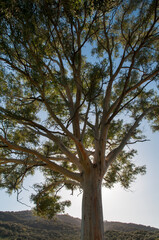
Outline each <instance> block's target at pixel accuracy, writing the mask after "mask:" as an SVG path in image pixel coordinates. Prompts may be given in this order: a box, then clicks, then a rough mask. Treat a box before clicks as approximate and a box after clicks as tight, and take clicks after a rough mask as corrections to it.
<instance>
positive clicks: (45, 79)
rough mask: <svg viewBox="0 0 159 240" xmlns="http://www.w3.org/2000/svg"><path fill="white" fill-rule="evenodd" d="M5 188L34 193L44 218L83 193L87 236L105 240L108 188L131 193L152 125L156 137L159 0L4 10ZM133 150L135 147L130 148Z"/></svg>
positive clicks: (1, 163)
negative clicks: (63, 191) (66, 195)
mask: <svg viewBox="0 0 159 240" xmlns="http://www.w3.org/2000/svg"><path fill="white" fill-rule="evenodd" d="M0 6H1V7H0V11H1V14H0V16H1V17H0V98H1V103H0V104H1V105H0V124H1V127H0V176H1V177H0V186H1V187H2V188H7V189H8V192H10V193H11V192H12V191H14V190H16V191H19V189H21V188H22V187H23V181H24V179H25V177H26V176H29V175H30V174H34V171H35V170H36V169H40V170H41V172H42V173H43V175H44V178H45V181H44V182H43V184H39V183H37V184H36V185H35V186H34V187H35V188H36V194H34V195H32V196H31V199H32V200H33V202H34V203H35V210H36V211H37V212H38V214H39V215H47V216H48V217H52V216H53V215H54V214H56V213H57V212H60V211H62V210H63V209H64V207H65V206H68V205H69V204H70V202H69V201H65V202H62V201H60V196H58V193H57V192H58V190H59V189H60V188H62V187H66V188H68V189H70V190H72V191H73V190H75V189H78V188H80V189H81V190H82V191H83V202H82V227H81V239H84V240H93V239H94V240H103V239H104V237H103V236H104V234H103V232H104V230H103V213H102V201H101V187H102V186H106V187H112V186H113V185H114V184H115V183H116V182H120V183H121V185H122V186H123V187H125V188H128V187H129V186H130V184H131V182H132V181H134V180H135V178H136V175H137V174H139V173H140V174H144V173H145V166H136V165H135V164H134V162H133V161H132V159H133V157H134V155H135V153H136V151H135V150H134V149H133V148H132V144H133V143H136V142H138V141H140V142H141V141H144V140H145V136H144V135H143V132H142V129H141V128H140V127H139V125H140V123H141V122H142V120H143V119H147V120H148V122H149V123H150V125H151V126H152V128H153V129H154V130H158V129H159V127H158V120H159V118H158V113H159V96H158V75H159V67H158V61H159V54H158V51H159V41H158V38H159V37H158V23H157V21H158V19H159V16H158V1H157V0H136V1H132V0H124V1H122V2H118V3H114V1H93V0H85V1H84V0H73V1H71V0H70V1H64V0H59V1H57V0H47V1H44V0H39V1H38V0H17V1H14V0H12V1H9V0H8V1H1V5H0ZM128 146H129V147H128Z"/></svg>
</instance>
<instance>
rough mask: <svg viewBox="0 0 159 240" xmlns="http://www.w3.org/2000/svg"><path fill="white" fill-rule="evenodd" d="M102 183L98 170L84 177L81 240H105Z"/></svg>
mask: <svg viewBox="0 0 159 240" xmlns="http://www.w3.org/2000/svg"><path fill="white" fill-rule="evenodd" d="M101 183H102V179H101V178H100V177H99V175H98V171H97V169H96V168H94V169H93V171H91V172H90V173H89V174H88V175H86V176H84V182H83V200H82V224H81V240H104V224H103V209H102V195H101Z"/></svg>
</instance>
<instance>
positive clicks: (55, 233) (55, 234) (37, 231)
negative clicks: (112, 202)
mask: <svg viewBox="0 0 159 240" xmlns="http://www.w3.org/2000/svg"><path fill="white" fill-rule="evenodd" d="M80 224H81V220H80V219H78V218H73V217H71V216H69V215H57V216H56V218H55V219H52V220H47V219H43V218H40V217H37V216H34V215H33V214H32V212H31V211H21V212H0V240H1V239H5V240H22V239H26V240H70V239H71V240H79V239H80ZM104 229H105V240H111V239H114V240H116V239H117V240H120V239H121V240H131V239H133V240H135V239H137V240H159V229H156V228H152V227H147V226H143V225H137V224H132V223H129V224H127V223H120V222H108V221H106V222H105V223H104Z"/></svg>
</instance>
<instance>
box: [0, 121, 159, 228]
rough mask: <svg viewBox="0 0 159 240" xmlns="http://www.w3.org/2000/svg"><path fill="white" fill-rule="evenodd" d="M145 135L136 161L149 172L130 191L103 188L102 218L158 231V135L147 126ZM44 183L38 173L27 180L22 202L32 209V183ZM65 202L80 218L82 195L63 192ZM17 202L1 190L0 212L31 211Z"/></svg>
mask: <svg viewBox="0 0 159 240" xmlns="http://www.w3.org/2000/svg"><path fill="white" fill-rule="evenodd" d="M144 133H145V135H147V137H148V139H150V140H151V141H147V142H144V143H138V144H136V145H135V147H136V149H137V150H138V155H137V156H136V157H135V158H134V161H135V163H136V164H138V165H146V167H147V173H146V175H144V176H138V177H137V180H136V181H135V183H133V184H132V185H131V188H130V189H129V190H124V189H123V188H121V187H120V185H118V184H117V185H116V186H115V187H114V188H113V189H106V188H103V193H102V197H103V215H104V220H107V221H120V222H126V223H130V222H131V223H137V224H143V225H146V226H152V227H157V228H159V133H152V132H151V131H150V130H149V128H148V126H147V125H145V126H144ZM34 181H35V182H41V181H42V178H41V175H40V174H39V173H37V174H36V175H35V176H34V177H29V178H27V179H26V182H25V184H24V187H25V188H26V190H23V193H22V194H21V195H20V198H21V201H22V202H23V203H25V204H27V205H29V206H30V207H33V205H32V203H30V202H29V195H30V193H31V192H32V188H31V186H32V183H33V182H34ZM61 195H62V199H64V200H66V199H67V200H68V199H69V200H71V201H72V205H71V207H69V208H66V210H65V213H68V214H69V215H71V216H73V217H78V218H81V202H82V194H80V193H79V192H78V191H77V192H74V195H73V196H72V195H71V192H70V191H67V190H62V191H61ZM30 207H27V206H26V205H23V204H21V203H18V202H17V200H16V194H13V195H12V196H9V195H8V194H7V193H5V190H1V191H0V211H22V210H30V209H31V208H30Z"/></svg>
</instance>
